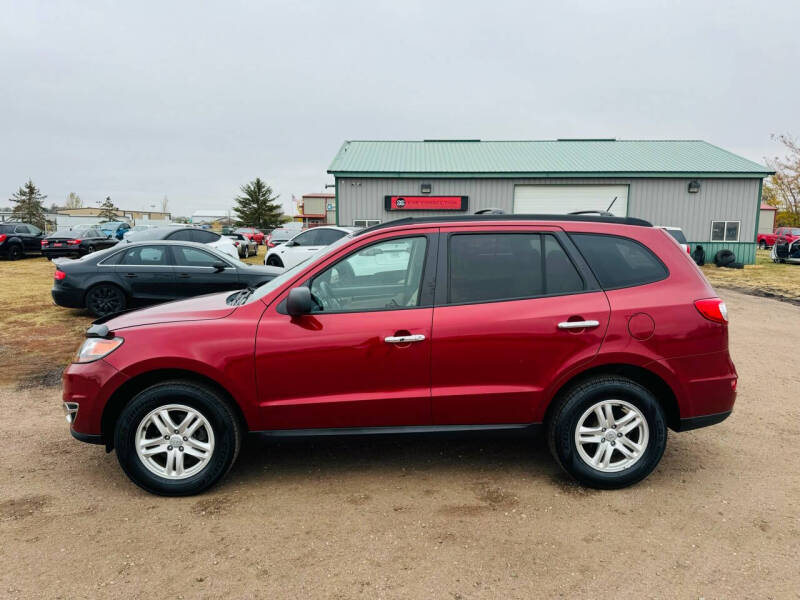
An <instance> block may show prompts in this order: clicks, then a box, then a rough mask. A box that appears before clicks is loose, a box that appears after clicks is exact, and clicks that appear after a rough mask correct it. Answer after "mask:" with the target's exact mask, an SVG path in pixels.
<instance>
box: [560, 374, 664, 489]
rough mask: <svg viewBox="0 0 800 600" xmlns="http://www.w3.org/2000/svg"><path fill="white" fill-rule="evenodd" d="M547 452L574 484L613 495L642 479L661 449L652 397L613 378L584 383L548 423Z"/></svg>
mask: <svg viewBox="0 0 800 600" xmlns="http://www.w3.org/2000/svg"><path fill="white" fill-rule="evenodd" d="M548 442H549V445H550V451H551V452H552V454H553V456H554V457H555V459H556V461H557V462H558V463H559V464H560V465H561V467H562V468H563V469H564V470H565V471H567V472H568V473H569V474H570V475H572V476H573V477H574V478H575V479H577V480H578V481H579V482H580V483H582V484H584V485H587V486H589V487H594V488H602V489H616V488H622V487H626V486H629V485H633V484H634V483H637V482H639V481H641V480H642V479H644V478H645V477H647V475H649V474H650V473H651V472H652V470H653V469H655V467H656V465H658V463H659V461H660V460H661V456H662V455H663V454H664V448H665V447H666V443H667V425H666V420H665V417H664V411H663V409H662V408H661V405H660V404H659V402H658V400H657V399H656V398H655V396H653V394H652V393H651V392H650V391H649V390H647V389H646V388H644V387H642V386H641V385H639V384H638V383H636V382H634V381H632V380H630V379H627V378H624V377H618V376H605V377H596V378H592V379H589V380H587V381H585V382H583V383H581V384H580V385H578V386H576V387H574V388H572V389H571V390H570V391H569V392H567V393H566V394H565V395H563V396H562V397H561V398H560V399H559V400H557V404H556V405H555V406H554V407H553V410H552V413H551V417H550V420H549V423H548Z"/></svg>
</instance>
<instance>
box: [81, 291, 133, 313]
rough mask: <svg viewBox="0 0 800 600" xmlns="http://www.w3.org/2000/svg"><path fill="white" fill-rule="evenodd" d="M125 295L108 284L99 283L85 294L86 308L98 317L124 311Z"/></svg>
mask: <svg viewBox="0 0 800 600" xmlns="http://www.w3.org/2000/svg"><path fill="white" fill-rule="evenodd" d="M126 304H127V302H126V299H125V293H124V292H123V291H122V290H121V289H119V288H118V287H117V286H115V285H112V284H110V283H101V284H99V285H96V286H94V287H93V288H91V289H90V290H89V291H88V292H86V308H87V310H88V311H89V312H90V313H92V314H93V315H96V316H98V317H103V316H105V315H110V314H111V313H116V312H120V311H122V310H125V305H126Z"/></svg>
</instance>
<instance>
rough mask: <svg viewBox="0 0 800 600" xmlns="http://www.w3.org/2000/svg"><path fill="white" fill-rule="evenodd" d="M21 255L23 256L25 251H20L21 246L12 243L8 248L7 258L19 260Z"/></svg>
mask: <svg viewBox="0 0 800 600" xmlns="http://www.w3.org/2000/svg"><path fill="white" fill-rule="evenodd" d="M23 256H25V252H23V251H22V246H20V245H19V244H12V245H11V247H10V248H9V249H8V260H19V259H20V258H22V257H23Z"/></svg>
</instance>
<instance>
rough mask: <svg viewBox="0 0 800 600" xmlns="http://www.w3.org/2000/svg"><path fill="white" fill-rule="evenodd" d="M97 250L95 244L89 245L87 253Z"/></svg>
mask: <svg viewBox="0 0 800 600" xmlns="http://www.w3.org/2000/svg"><path fill="white" fill-rule="evenodd" d="M95 250H96V248H95V247H94V246H89V247H88V248H87V249H86V253H87V254H91V253H92V252H94V251H95Z"/></svg>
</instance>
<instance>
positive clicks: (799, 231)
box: [756, 227, 800, 250]
mask: <svg viewBox="0 0 800 600" xmlns="http://www.w3.org/2000/svg"><path fill="white" fill-rule="evenodd" d="M795 240H800V227H778V228H777V229H775V231H774V232H773V233H759V234H758V237H757V238H756V241H757V242H758V247H759V248H761V249H762V250H765V249H766V248H771V247H772V246H774V245H775V244H776V243H780V242H787V243H791V242H793V241H795Z"/></svg>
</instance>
